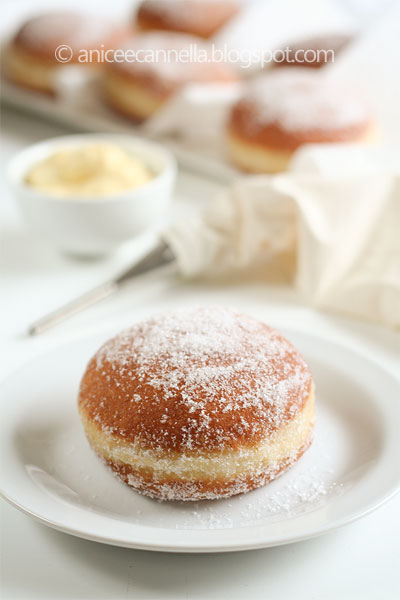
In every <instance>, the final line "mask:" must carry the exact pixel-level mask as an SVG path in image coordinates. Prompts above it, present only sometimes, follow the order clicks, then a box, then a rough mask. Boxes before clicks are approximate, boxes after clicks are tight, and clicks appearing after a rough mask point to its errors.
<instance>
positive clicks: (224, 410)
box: [78, 308, 314, 500]
mask: <svg viewBox="0 0 400 600" xmlns="http://www.w3.org/2000/svg"><path fill="white" fill-rule="evenodd" d="M78 405H79V412H80V416H81V419H82V423H83V426H84V429H85V432H86V436H87V438H88V440H89V443H90V445H91V446H92V448H93V449H94V450H95V452H96V453H97V454H98V455H99V456H100V457H101V458H102V459H103V460H104V461H105V462H106V463H107V464H108V465H109V466H110V467H111V469H113V471H114V472H115V473H116V474H117V475H118V476H119V477H120V478H121V479H122V480H123V481H124V482H126V483H127V484H128V485H130V486H131V487H133V488H134V489H136V490H137V491H139V492H141V493H143V494H145V495H147V496H151V497H155V498H160V499H163V500H201V499H214V498H225V497H229V496H233V495H235V494H240V493H243V492H248V491H250V490H252V489H254V488H257V487H260V486H263V485H264V484H266V483H267V482H268V481H270V480H272V479H274V478H276V477H277V476H278V475H279V474H280V473H282V472H283V471H284V470H286V469H287V468H288V467H290V466H291V465H292V464H293V463H294V462H295V461H296V460H297V459H298V458H299V457H300V456H301V455H302V454H303V452H304V451H305V450H306V449H307V448H308V446H309V445H310V443H311V441H312V433H313V425H314V391H313V382H312V377H311V373H310V370H309V368H308V366H307V365H306V363H305V362H304V360H303V358H302V357H301V355H300V354H299V352H298V351H297V350H296V349H295V348H294V347H293V345H292V344H291V343H290V342H289V341H288V340H287V339H286V338H284V337H283V336H282V335H281V334H280V333H279V332H278V331H276V330H274V329H272V328H270V327H268V326H267V325H265V324H264V323H262V322H260V321H258V320H256V319H254V318H252V317H249V316H246V315H243V314H240V313H239V312H237V311H235V310H233V309H225V308H193V309H185V310H180V311H176V312H170V313H166V314H161V315H158V316H155V317H153V318H151V319H148V320H147V321H144V322H142V323H139V324H137V325H134V326H133V327H132V328H130V329H128V330H126V331H123V332H122V333H120V334H119V335H117V336H116V337H114V338H113V339H111V340H109V341H108V342H106V343H105V344H104V345H103V346H102V348H100V350H99V351H98V352H97V354H96V355H95V356H94V357H93V358H92V360H91V361H90V363H89V365H88V367H87V369H86V372H85V374H84V376H83V378H82V382H81V386H80V393H79V401H78Z"/></svg>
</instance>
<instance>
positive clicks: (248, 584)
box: [0, 0, 400, 600]
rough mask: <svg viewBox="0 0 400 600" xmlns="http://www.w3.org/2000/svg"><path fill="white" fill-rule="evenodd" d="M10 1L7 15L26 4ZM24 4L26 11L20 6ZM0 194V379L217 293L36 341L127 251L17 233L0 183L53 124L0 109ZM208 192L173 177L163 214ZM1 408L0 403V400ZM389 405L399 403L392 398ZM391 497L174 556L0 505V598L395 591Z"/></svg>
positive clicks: (282, 302) (287, 317) (387, 361)
mask: <svg viewBox="0 0 400 600" xmlns="http://www.w3.org/2000/svg"><path fill="white" fill-rule="evenodd" d="M7 4H8V7H11V6H13V11H14V12H13V15H12V17H13V19H14V16H15V17H17V16H18V13H23V12H25V11H26V7H27V4H28V3H27V2H25V1H21V0H20V1H18V2H14V4H13V5H11V3H10V2H8V3H7ZM31 8H32V9H33V7H31ZM2 130H3V136H2V137H3V145H2V160H1V169H2V171H3V173H2V181H1V189H0V191H1V194H0V198H1V200H0V236H1V246H2V251H1V261H2V263H1V306H0V319H1V332H2V336H1V342H0V353H1V361H0V376H1V378H3V377H6V376H7V375H8V374H9V373H11V372H12V371H14V370H15V369H16V368H18V366H19V365H22V364H23V363H25V362H26V361H28V360H29V359H30V358H31V357H33V356H35V355H36V354H38V353H41V352H44V351H46V350H48V349H50V348H52V347H54V346H56V345H58V344H60V343H62V342H63V341H65V340H68V339H71V338H75V337H77V336H80V335H85V334H86V333H91V332H93V331H94V330H95V329H96V328H97V327H98V326H99V324H104V323H107V324H108V325H114V324H115V328H116V329H118V327H120V326H123V325H125V324H127V323H129V320H130V319H131V320H132V319H134V314H135V305H136V306H138V305H139V306H140V305H141V303H145V302H146V303H151V302H155V299H156V300H157V301H158V302H159V301H160V299H161V300H162V301H163V302H165V304H168V305H173V304H174V301H175V300H177V299H179V301H180V302H182V299H184V298H185V295H187V296H188V297H189V296H190V297H193V295H194V294H197V295H198V297H199V301H201V300H202V299H207V300H209V299H210V298H211V299H212V297H213V296H215V295H221V294H226V297H227V299H229V303H230V304H232V303H234V300H235V295H239V294H240V296H241V297H242V296H243V286H242V289H241V291H239V289H238V287H235V286H226V287H225V288H224V289H221V288H219V289H218V288H212V287H209V286H199V285H186V286H184V285H183V284H181V283H178V282H176V281H174V280H173V279H170V278H167V277H159V276H151V277H150V278H147V279H146V280H142V281H140V282H137V283H135V284H134V286H133V287H132V288H130V289H128V290H126V291H124V292H123V293H121V294H120V295H118V296H117V297H114V298H111V299H109V300H107V301H105V302H103V303H102V304H100V305H98V306H97V307H94V308H93V309H91V310H90V311H88V312H86V313H85V314H82V315H79V316H77V317H75V318H74V319H73V320H71V321H69V322H68V323H65V324H64V325H62V326H60V327H59V328H57V329H55V330H53V331H50V332H48V333H47V334H45V335H43V336H42V337H39V338H37V339H29V338H27V337H26V335H25V330H26V326H27V325H28V324H29V323H30V322H31V321H32V320H34V319H35V318H37V317H39V316H41V315H42V314H43V313H46V312H47V311H48V310H51V309H53V308H55V307H57V306H58V305H60V304H61V303H63V302H65V301H66V300H68V299H70V298H72V297H74V296H75V295H76V294H78V293H80V292H82V291H85V290H86V289H88V288H90V287H91V286H92V285H95V284H97V283H99V282H100V281H102V280H103V279H104V278H107V276H108V275H111V274H113V273H114V272H115V271H116V270H118V269H119V268H120V267H121V266H122V265H124V264H125V263H126V262H127V261H128V260H130V259H131V257H132V256H134V255H135V253H137V252H138V251H139V246H140V244H139V242H138V243H134V244H132V247H131V248H128V249H126V250H125V251H124V252H121V253H119V254H118V255H116V256H114V257H110V258H108V259H105V260H101V261H94V262H93V261H92V262H77V261H74V260H72V259H69V258H66V257H63V256H60V255H58V254H57V253H56V252H54V251H53V250H52V249H49V248H48V247H47V246H46V245H45V244H44V243H42V242H41V241H40V240H37V239H34V238H33V237H32V236H31V235H30V234H29V232H28V231H26V230H25V229H24V226H23V224H22V222H21V221H20V219H19V216H18V214H17V211H16V208H15V205H14V201H13V198H12V197H11V196H10V194H9V192H8V190H7V187H6V184H5V182H4V168H5V165H6V163H7V161H8V159H9V158H10V157H11V156H12V155H13V154H14V153H15V152H17V151H18V150H19V149H21V148H23V147H24V146H25V145H27V144H30V143H33V142H35V141H38V140H40V139H44V138H47V137H50V136H54V135H61V134H65V133H66V131H65V129H62V128H61V127H58V126H54V125H50V124H48V123H44V122H41V121H37V120H35V119H34V118H32V117H28V116H25V115H22V114H19V113H17V112H13V111H9V110H7V111H3V115H2ZM219 189H220V186H219V185H218V184H217V183H216V182H212V181H205V180H201V179H199V178H197V177H195V176H194V175H191V174H188V173H181V175H180V177H179V182H178V188H177V194H176V200H175V203H174V207H173V214H180V215H183V214H189V213H191V212H192V211H193V210H197V209H198V207H200V206H201V205H204V203H205V202H206V201H207V200H209V199H210V198H212V197H213V196H214V195H215V194H216V193H217V192H218V191H219ZM246 294H248V297H249V299H251V298H259V299H260V298H262V299H264V301H265V303H266V306H268V308H269V312H270V315H271V322H272V323H275V324H278V325H279V324H280V323H281V324H285V325H287V326H289V327H290V326H292V327H297V328H299V327H300V328H303V329H306V330H308V331H310V332H314V333H319V334H322V335H327V336H329V337H330V338H332V339H334V340H336V341H341V342H343V343H346V344H349V345H351V346H352V347H353V348H355V349H357V350H359V351H360V352H363V353H364V354H365V355H368V356H369V357H372V358H373V359H374V360H376V361H378V362H379V363H380V364H381V365H383V366H384V367H385V368H387V369H388V370H390V371H392V372H393V373H396V370H397V372H398V371H399V358H398V357H399V355H400V341H399V337H398V336H396V335H395V334H394V333H393V332H391V331H388V330H384V329H381V328H379V327H375V326H372V325H366V324H364V323H359V322H357V321H353V322H351V321H347V320H346V319H341V318H336V317H332V316H329V315H324V314H320V313H317V312H315V311H313V310H311V309H309V308H307V307H305V306H303V305H302V304H301V303H299V302H298V300H296V298H294V296H293V294H292V293H291V292H290V291H288V290H283V289H280V290H271V289H269V290H268V289H266V288H265V287H263V286H257V285H248V286H247V287H246ZM1 400H2V401H3V402H6V401H7V399H6V398H2V399H1ZM399 400H400V399H399ZM399 512H400V495H399V496H397V497H395V498H394V499H392V500H391V501H390V502H388V503H387V504H386V505H385V506H383V507H382V508H380V509H379V510H378V511H376V512H374V513H372V514H371V515H369V516H368V517H365V518H363V519H362V520H360V521H357V522H355V523H353V524H352V525H349V526H347V527H345V528H343V529H341V530H338V531H337V532H334V533H331V534H329V535H326V536H323V537H320V538H317V539H314V540H309V541H305V542H301V543H297V544H293V545H289V546H283V547H279V548H272V549H266V550H257V551H251V552H239V553H233V554H212V555H178V554H161V553H160V554H159V553H151V552H142V551H135V550H129V549H122V548H114V547H111V546H105V545H101V544H97V543H94V542H89V541H85V540H81V539H78V538H74V537H72V536H68V535H65V534H62V533H59V532H57V531H54V530H51V529H48V528H47V527H45V526H43V525H41V524H38V523H36V522H34V521H33V520H31V519H30V518H29V517H27V516H25V515H23V514H21V513H19V512H18V511H17V510H16V509H14V508H12V507H11V506H9V505H8V504H6V503H5V502H2V565H1V588H0V589H1V597H2V598H4V599H6V600H8V599H10V600H11V599H13V598H19V599H25V600H35V599H54V600H56V599H91V598H96V599H98V600H101V599H106V598H107V599H113V600H117V599H122V598H138V599H154V600H158V599H174V600H180V599H186V600H192V599H193V600H194V599H207V600H208V599H214V598H215V599H220V598H221V599H223V598H229V599H232V600H234V599H235V598H241V599H243V598H246V599H247V598H249V599H250V598H251V599H258V598H259V599H261V598H262V599H267V598H268V599H269V598H271V599H273V600H279V599H281V598H282V599H286V598H296V599H298V600H302V599H304V600H305V599H307V600H312V599H318V600H319V599H324V600H325V599H326V600H328V599H332V600H333V599H335V600H337V599H338V598H341V599H344V600H346V599H351V600H357V599H358V598H360V599H361V598H362V599H363V600H365V599H369V598H371V599H376V598H382V599H384V600H390V599H392V598H398V597H399V596H400V583H399V582H400V578H399V576H398V571H399V556H400V519H399Z"/></svg>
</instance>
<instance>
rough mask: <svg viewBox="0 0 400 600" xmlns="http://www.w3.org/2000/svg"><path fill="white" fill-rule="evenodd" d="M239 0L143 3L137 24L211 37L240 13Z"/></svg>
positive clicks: (174, 0)
mask: <svg viewBox="0 0 400 600" xmlns="http://www.w3.org/2000/svg"><path fill="white" fill-rule="evenodd" d="M239 8H240V2H239V1H238V0H168V2H166V1H165V0H144V1H143V2H141V4H140V6H139V10H138V23H139V25H140V26H143V25H145V27H146V28H152V29H153V28H154V29H160V28H161V29H166V30H171V31H183V32H187V33H196V34H197V35H201V36H202V37H210V36H211V35H213V34H214V33H215V32H216V31H218V30H219V29H220V28H221V27H222V26H223V25H224V24H225V23H226V22H228V21H229V20H230V19H231V18H232V17H233V16H234V15H235V14H236V13H237V12H238V10H239Z"/></svg>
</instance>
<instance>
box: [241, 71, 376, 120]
mask: <svg viewBox="0 0 400 600" xmlns="http://www.w3.org/2000/svg"><path fill="white" fill-rule="evenodd" d="M240 102H241V104H242V105H246V106H248V107H249V108H251V110H248V111H247V112H246V123H247V127H248V129H249V131H258V130H260V129H262V128H263V127H265V126H269V125H277V126H278V127H280V128H281V129H283V130H285V131H288V132H303V131H335V130H342V129H346V128H353V127H355V126H359V125H362V124H365V123H366V122H368V120H369V110H368V107H367V105H366V104H365V102H363V100H362V99H361V97H360V96H358V95H357V94H356V93H355V92H354V91H353V90H351V89H349V88H348V87H347V86H346V85H345V84H344V83H342V82H339V81H337V80H336V79H333V78H331V77H330V76H327V75H326V74H325V73H322V72H319V71H311V70H307V69H303V68H286V69H279V70H277V71H274V72H273V73H270V74H265V75H262V76H260V77H258V78H257V79H255V80H254V81H253V82H252V83H251V84H250V86H249V89H248V91H247V93H246V94H245V96H244V97H243V99H242V100H241V101H240Z"/></svg>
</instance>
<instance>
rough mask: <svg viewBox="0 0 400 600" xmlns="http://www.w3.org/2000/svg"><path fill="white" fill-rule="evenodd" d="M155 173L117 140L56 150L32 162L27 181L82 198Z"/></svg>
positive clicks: (130, 185) (117, 190)
mask: <svg viewBox="0 0 400 600" xmlns="http://www.w3.org/2000/svg"><path fill="white" fill-rule="evenodd" d="M152 177H153V174H152V172H151V171H150V169H149V168H148V167H147V165H146V164H145V163H144V162H143V161H142V160H140V158H138V157H136V156H134V155H132V154H131V153H130V152H128V151H127V150H125V149H124V148H121V147H120V146H117V145H116V144H113V143H110V142H105V141H99V142H92V143H90V144H87V145H86V144H81V145H78V146H71V147H70V148H69V147H68V148H62V149H61V150H57V151H56V152H54V154H50V156H48V157H47V158H45V159H44V160H42V161H40V162H39V163H38V164H35V165H33V166H32V167H31V168H30V169H29V171H28V173H27V174H26V177H25V182H26V183H27V184H28V185H29V186H31V187H33V188H35V189H37V190H38V191H39V192H43V193H45V194H48V195H51V196H59V197H60V198H62V197H64V196H71V197H76V198H77V199H79V198H88V197H101V196H114V195H115V194H122V193H124V192H127V191H129V190H134V189H136V188H138V187H140V186H141V185H144V184H145V183H148V182H149V181H150V180H151V179H152Z"/></svg>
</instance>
